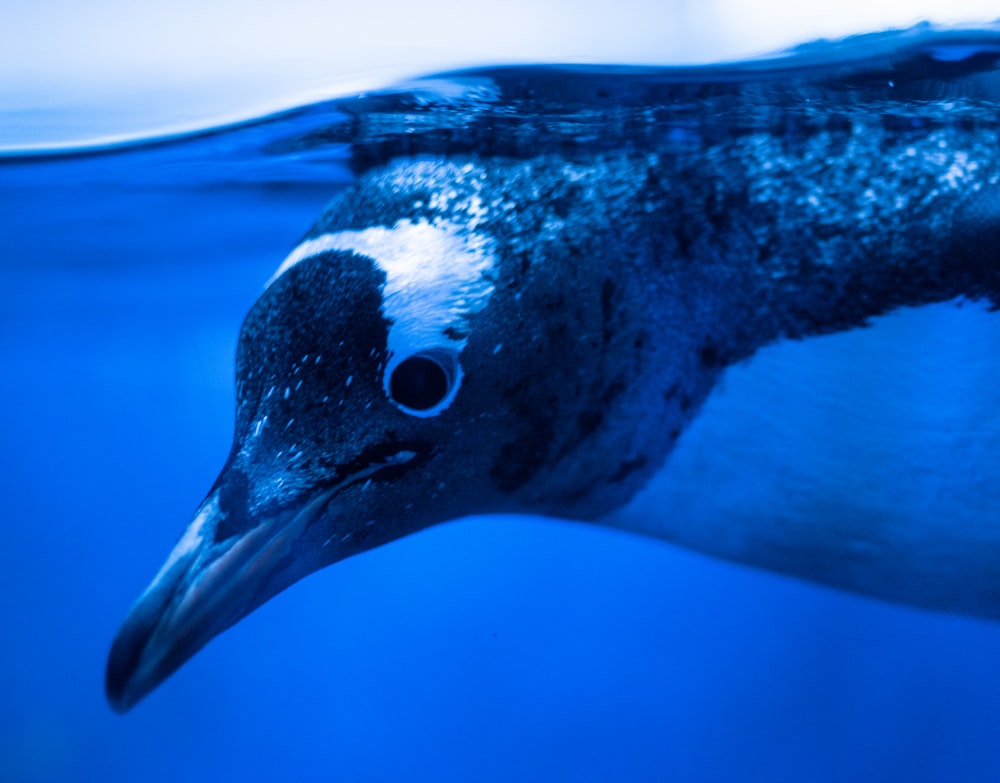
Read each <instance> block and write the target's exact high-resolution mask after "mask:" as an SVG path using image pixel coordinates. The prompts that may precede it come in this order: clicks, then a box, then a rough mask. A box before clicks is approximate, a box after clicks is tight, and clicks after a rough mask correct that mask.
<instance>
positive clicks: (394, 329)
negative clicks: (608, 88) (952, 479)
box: [106, 122, 1000, 712]
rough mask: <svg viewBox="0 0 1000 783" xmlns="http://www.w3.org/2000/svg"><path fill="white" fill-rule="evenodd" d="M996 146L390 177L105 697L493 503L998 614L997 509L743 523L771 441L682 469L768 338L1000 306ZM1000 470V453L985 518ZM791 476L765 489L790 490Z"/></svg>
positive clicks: (121, 644) (262, 317) (359, 205)
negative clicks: (300, 594)
mask: <svg viewBox="0 0 1000 783" xmlns="http://www.w3.org/2000/svg"><path fill="white" fill-rule="evenodd" d="M998 141H1000V140H998V138H997V131H996V130H990V129H986V128H982V127H972V126H970V125H968V124H961V123H955V124H951V125H948V124H942V125H940V126H926V127H923V128H921V129H919V132H906V133H901V132H896V131H895V130H894V129H893V128H892V127H889V126H888V125H885V124H879V123H877V122H875V123H869V124H867V125H866V124H864V123H861V122H858V123H855V124H853V125H852V124H847V125H845V126H843V127H837V128H833V129H827V130H823V131H822V132H817V133H815V134H813V135H812V136H811V137H809V138H806V139H800V140H797V141H795V143H792V142H790V141H789V140H788V139H786V138H781V137H780V136H779V135H777V134H770V133H765V132H763V131H761V132H749V133H745V134H742V135H734V136H732V137H730V138H726V139H720V140H716V141H715V142H713V143H711V144H704V145H696V148H693V147H692V146H691V145H679V146H673V147H670V146H665V147H664V148H663V149H659V150H649V149H641V150H630V149H617V150H616V149H611V150H599V151H596V152H594V154H592V155H589V156H583V155H577V156H573V157H572V158H570V157H567V156H564V155H560V154H558V153H557V152H548V151H542V152H541V153H540V154H538V155H536V156H522V157H516V158H515V157H510V158H507V157H501V156H497V157H483V156H477V155H475V154H468V155H464V156H463V155H453V156H448V157H444V156H436V155H415V156H411V157H402V158H397V159H395V160H392V161H390V162H388V163H387V164H386V165H384V166H381V167H376V168H373V169H372V170H370V171H368V172H365V173H364V174H363V175H361V176H360V177H359V178H358V180H357V181H356V182H355V183H354V184H353V185H352V186H351V187H350V188H348V189H347V190H346V191H345V192H343V193H342V194H341V195H339V196H338V197H337V198H336V199H335V200H334V201H333V202H332V203H331V204H330V205H329V206H328V208H327V209H326V210H325V211H324V213H323V214H322V215H321V216H320V218H319V219H318V221H317V222H316V223H315V225H314V226H313V228H312V229H311V230H310V231H309V232H308V234H307V235H306V236H305V237H304V238H303V240H302V241H301V243H300V244H299V245H298V246H296V247H295V248H294V249H293V250H292V251H291V253H290V254H289V255H288V257H287V258H286V259H285V260H284V262H283V263H281V265H280V267H279V268H278V270H277V272H276V273H275V275H274V276H273V277H272V279H271V280H270V281H269V282H268V283H267V285H266V287H265V289H264V290H263V292H262V294H261V295H260V297H259V299H258V300H257V301H256V303H255V304H254V305H253V307H252V309H251V310H250V312H249V314H248V315H247V317H246V319H245V322H244V323H243V326H242V330H241V332H240V337H239V343H238V353H237V362H236V422H235V433H234V440H233V446H232V450H231V452H230V454H229V457H228V459H227V461H226V464H225V466H224V467H223V469H222V471H221V473H220V475H219V477H218V479H217V480H216V482H215V484H214V485H213V486H212V488H211V490H210V491H209V492H208V495H207V497H206V498H205V500H204V501H203V503H202V504H201V505H200V507H199V508H198V510H197V512H196V513H195V514H194V518H193V521H192V522H191V524H190V526H189V527H188V529H187V531H186V532H185V533H184V535H183V536H182V537H181V539H180V540H179V542H178V543H177V545H176V547H175V548H174V550H173V552H172V553H171V554H170V556H169V558H168V559H167V561H166V563H165V564H164V565H163V567H162V568H161V570H160V571H159V573H158V574H157V575H156V577H155V578H154V579H153V581H152V583H151V584H150V586H149V587H148V588H147V590H146V591H145V592H144V593H143V594H142V596H141V597H140V598H139V600H138V602H137V603H136V605H135V606H134V607H133V609H132V610H131V613H130V614H129V615H128V617H127V619H126V620H125V622H124V624H123V626H122V628H121V630H120V631H119V633H118V635H117V637H116V639H115V640H114V643H113V646H112V649H111V652H110V656H109V660H108V666H107V675H106V691H107V696H108V699H109V702H110V704H111V706H112V707H113V708H114V709H115V710H117V711H121V712H124V711H127V710H129V709H130V708H131V707H132V706H134V705H135V704H136V703H137V702H138V701H139V700H140V699H142V698H143V697H144V696H146V695H147V694H148V693H149V692H150V691H151V690H153V689H154V688H155V687H156V686H157V685H159V684H160V683H161V682H163V680H165V679H166V678H167V677H168V676H169V675H170V674H171V673H172V672H174V671H175V670H176V669H177V668H178V667H179V666H181V665H182V664H183V663H184V662H185V661H186V660H187V659H189V658H190V657H191V656H192V655H193V654H195V653H196V652H197V651H198V650H199V649H200V648H201V647H202V646H204V645H205V644H206V643H207V642H208V641H209V640H210V639H212V638H213V637H214V636H216V635H217V634H219V633H221V632H222V631H224V630H225V629H226V628H228V627H230V626H231V625H233V624H234V623H236V622H237V621H238V620H240V619H241V618H243V617H244V616H246V615H247V614H248V613H250V612H252V611H253V610H254V609H255V608H256V607H258V606H260V605H261V604H263V603H264V602H266V601H267V600H268V599H270V598H271V597H273V596H274V595H275V594H277V593H278V592H280V591H282V590H284V589H285V588H287V587H289V586H290V585H292V584H293V583H295V582H296V581H298V580H300V579H302V578H303V577H305V576H307V575H308V574H310V573H312V572H314V571H316V570H318V569H321V568H324V567H326V566H329V565H331V564H333V563H336V562H338V561H340V560H343V559H345V558H348V557H351V556H352V555H355V554H358V553H360V552H363V551H366V550H369V549H372V548H374V547H378V546H380V545H382V544H385V543H388V542H390V541H393V540H396V539H399V538H400V537H403V536H407V535H410V534H413V533H417V532H418V531H420V530H423V529H424V528H427V527H429V526H432V525H436V524H439V523H442V522H446V521H449V520H454V519H458V518H461V517H465V516H469V515H475V514H483V513H510V514H519V513H530V514H533V515H542V516H547V517H554V518H559V519H568V520H578V521H581V522H589V523H595V524H603V525H609V526H611V527H615V528H617V529H624V530H630V531H633V532H637V533H641V534H645V535H649V536H653V537H658V538H661V539H664V540H667V541H672V542H675V543H680V544H682V545H687V546H693V547H695V548H697V549H700V550H702V551H705V552H708V553H710V554H713V555H717V556H720V557H724V558H728V559H730V560H733V561H736V562H740V563H747V564H751V565H756V566H760V567H763V568H768V569H771V570H774V571H778V572H782V573H786V574H791V575H794V576H799V577H802V578H805V579H809V580H812V581H818V582H823V583H826V584H830V585H833V586H836V587H840V588H845V589H850V590H855V591H857V592H861V593H864V594H867V595H871V596H875V597H880V598H887V599H889V600H894V601H901V602H904V603H910V604H913V605H917V606H923V607H928V608H932V609H940V610H945V611H954V612H961V613H966V614H970V615H976V616H980V617H990V618H1000V525H997V526H995V527H992V528H983V527H977V526H971V525H962V524H941V525H937V526H935V527H934V528H933V530H931V529H930V528H927V529H924V528H919V527H918V528H907V527H905V525H902V524H901V523H900V524H897V521H894V520H892V519H884V518H881V517H879V515H878V514H877V513H873V512H872V511H871V509H866V508H864V507H863V505H864V504H863V499H861V498H858V499H857V502H856V503H855V504H854V505H853V506H852V505H851V503H852V492H853V490H851V489H850V488H849V487H848V488H846V489H844V490H843V491H841V492H840V494H838V495H837V498H838V501H839V502H842V504H843V507H842V508H841V509H840V510H839V512H837V513H834V512H830V513H829V514H827V516H826V517H825V518H824V519H823V521H822V522H821V523H817V524H810V517H809V515H810V514H811V513H812V512H811V511H810V506H809V504H808V503H806V504H805V505H803V504H801V503H800V504H799V506H796V508H798V509H799V512H797V513H799V514H800V516H799V517H797V518H790V517H789V515H787V514H785V515H783V514H781V513H778V512H779V509H772V511H774V514H773V518H771V517H770V516H769V515H770V514H771V512H770V511H768V510H767V509H765V511H764V512H762V513H750V511H752V509H749V508H748V507H747V506H746V505H745V504H746V503H748V502H749V501H745V500H743V499H740V498H737V499H735V500H734V499H733V497H732V493H729V494H728V495H727V493H726V484H725V482H726V481H731V480H735V481H738V480H739V478H740V476H742V475H743V474H750V473H752V472H753V470H754V469H755V467H756V466H755V464H754V462H755V457H754V454H755V444H754V443H752V442H751V443H743V444H725V443H723V444H722V445H719V444H718V443H716V444H715V445H712V444H711V443H709V445H707V446H704V449H703V450H702V451H699V452H698V453H697V454H695V455H694V457H695V460H694V462H692V460H691V459H690V458H689V459H688V461H687V463H685V465H686V466H681V468H677V469H678V470H680V473H675V472H672V471H674V470H675V466H676V465H677V458H678V457H679V456H681V455H682V454H683V453H685V452H684V449H685V447H686V444H687V442H688V441H689V440H690V441H691V442H692V443H702V444H704V443H705V434H704V433H703V432H699V431H698V425H699V418H700V414H701V412H702V411H703V409H705V408H706V406H707V405H708V404H709V403H708V401H709V400H710V397H712V398H713V399H714V397H713V390H715V389H717V388H718V387H719V386H720V382H721V381H722V380H723V378H724V376H726V375H727V373H730V374H732V373H736V372H738V371H740V369H741V368H743V367H748V366H749V367H752V366H753V364H754V362H756V361H758V359H760V358H761V357H763V356H764V355H765V354H766V352H767V351H768V350H769V349H770V347H772V346H775V345H778V344H791V345H795V344H799V343H801V344H806V343H807V342H809V341H813V340H817V341H821V340H823V339H824V336H829V335H836V334H840V333H850V332H854V331H858V330H861V331H863V330H864V329H865V328H866V327H867V326H868V325H869V324H871V323H872V322H873V319H878V318H882V317H888V316H889V315H891V314H893V313H897V312H901V311H903V310H905V309H906V308H920V307H930V306H941V307H950V308H958V307H959V306H965V307H967V308H970V309H973V310H975V312H977V313H978V314H979V315H978V316H977V317H980V318H981V319H982V320H983V322H984V323H986V322H988V323H990V324H993V323H994V320H993V319H996V318H998V317H1000V316H996V315H995V314H993V310H995V309H996V308H997V307H998V306H1000V245H998V243H997V241H996V240H997V237H998V236H1000V233H998V232H1000V158H998V156H997V155H996V150H997V148H998ZM779 397H780V392H779ZM793 402H794V401H792V400H789V401H788V403H787V404H792V403H793ZM781 404H785V403H781V402H779V406H780V405H781ZM835 407H836V405H831V406H830V410H833V409H834V408H835ZM747 415H748V416H752V415H753V413H752V412H751V413H748V414H747ZM988 424H989V425H990V426H992V427H993V429H992V430H991V432H992V433H993V434H994V435H997V427H996V425H995V422H992V423H988ZM984 426H985V425H984ZM758 435H759V436H761V437H765V438H766V436H767V427H764V428H763V432H762V434H761V433H758ZM699 439H700V440H699ZM997 440H998V442H1000V435H997ZM730 447H731V448H732V451H733V454H731V455H728V456H727V454H726V453H725V452H727V450H729V449H730ZM817 448H821V444H817ZM897 457H898V458H899V460H901V462H900V466H899V470H900V472H901V474H905V473H906V469H907V465H906V464H905V455H902V456H900V455H897ZM995 458H996V455H993V456H992V457H991V459H994V460H995ZM698 459H701V460H702V462H701V463H698V461H697V460H698ZM796 459H797V458H796V457H795V455H790V456H789V461H790V463H794V462H795V460H796ZM717 463H718V464H723V465H724V466H725V468H726V470H728V471H729V473H730V475H729V476H728V477H727V476H725V475H723V473H724V472H725V471H723V470H716V471H715V472H714V473H713V472H712V470H713V468H712V467H711V466H712V465H715V464H717ZM997 465H998V463H997V462H996V461H993V462H986V463H981V464H980V465H979V469H981V470H982V471H984V473H983V476H982V483H983V484H984V486H986V492H987V494H988V496H989V498H990V503H991V504H992V502H993V501H996V500H1000V492H998V491H997V490H996V489H995V488H994V487H995V486H996V485H997V484H1000V482H997V481H996V479H997V478H998V476H997V472H996V468H997ZM706 466H707V467H706ZM784 468H785V469H786V473H787V474H788V476H786V475H785V473H781V472H780V471H778V470H775V471H774V473H773V475H771V476H770V479H769V480H772V481H773V482H774V486H775V487H776V488H777V489H776V490H775V491H774V493H773V494H772V495H771V496H769V498H770V500H769V502H776V501H775V498H776V497H780V498H782V501H781V502H782V504H784V505H786V506H788V507H793V506H794V505H795V504H794V502H793V501H794V497H793V496H794V493H795V491H796V487H795V486H794V484H793V483H790V482H793V480H794V478H795V477H794V470H792V468H794V464H790V465H786V466H784ZM672 476H674V477H673V478H672ZM676 476H680V478H676ZM734 477H735V478H734ZM811 478H816V477H815V476H813V477H811ZM901 480H905V475H903V476H902V478H901ZM913 481H916V479H913ZM815 499H816V498H815V497H814V498H813V500H815ZM820 500H822V498H820ZM829 500H830V498H829V497H826V501H829ZM698 503H701V504H703V510H701V511H699V507H698V505H697V504H698ZM817 503H819V501H817ZM827 506H829V503H827ZM816 507H818V505H814V506H813V508H816ZM992 508H994V509H995V508H996V506H995V505H992ZM827 510H828V511H829V508H827ZM817 513H818V512H817ZM929 516H933V514H930V515H929ZM817 518H818V517H817ZM938 521H940V520H938ZM959 521H960V520H959ZM909 522H910V523H913V520H912V519H910V520H909ZM945 522H947V520H945ZM914 524H922V523H914ZM928 524H929V523H928ZM935 524H936V523H935ZM873 542H874V543H873ZM935 553H943V555H942V556H940V557H938V556H937V555H936V554H935Z"/></svg>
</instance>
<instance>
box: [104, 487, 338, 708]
mask: <svg viewBox="0 0 1000 783" xmlns="http://www.w3.org/2000/svg"><path fill="white" fill-rule="evenodd" d="M333 493H334V490H333V489H329V490H326V491H324V492H321V493H319V494H318V495H317V496H315V497H314V498H312V499H311V500H310V501H309V502H308V503H306V504H305V505H304V506H301V507H298V508H295V509H290V510H284V511H281V512H279V513H277V514H276V515H273V516H271V517H269V518H267V519H266V520H264V521H262V522H261V523H260V524H258V525H256V526H255V527H253V528H251V529H249V530H247V531H246V532H244V533H243V534H242V535H238V536H233V537H231V538H227V539H226V540H224V541H222V542H216V541H215V529H216V526H217V525H218V523H219V522H220V521H221V519H222V518H223V516H224V515H223V514H222V512H221V511H220V509H219V491H218V489H216V490H214V491H213V492H212V493H211V494H209V496H208V497H207V498H206V499H205V501H204V502H203V503H202V504H201V507H200V508H199V509H198V511H197V513H196V514H195V517H194V520H193V521H192V522H191V524H190V526H189V527H188V529H187V531H186V532H185V533H184V535H183V536H182V538H181V540H180V541H179V542H178V544H177V546H176V547H175V548H174V550H173V552H172V553H171V555H170V557H169V558H168V559H167V562H166V563H165V564H164V566H163V568H162V569H160V573H159V574H157V576H156V578H155V579H153V582H152V583H151V584H150V586H149V587H148V588H147V589H146V591H145V592H144V593H143V594H142V596H141V597H140V598H139V600H138V601H137V602H136V604H135V606H133V607H132V610H131V612H130V613H129V615H128V617H127V618H126V620H125V623H124V624H123V625H122V627H121V630H120V631H119V632H118V635H117V636H116V637H115V641H114V643H113V644H112V646H111V653H110V655H109V656H108V668H107V674H106V680H105V690H106V692H107V697H108V701H109V702H110V704H111V706H112V707H113V708H114V709H115V711H116V712H120V713H123V712H127V711H128V710H129V709H131V708H132V707H133V706H134V705H135V704H136V703H137V702H138V701H140V700H141V699H142V698H143V697H144V696H146V695H147V694H148V693H149V692H150V691H152V690H153V689H154V688H156V686H157V685H159V684H160V683H161V682H163V681H164V680H165V679H166V678H167V677H169V676H170V675H171V674H172V673H173V672H174V671H176V670H177V669H178V668H179V667H180V666H181V664H183V663H184V662H185V661H187V660H188V658H190V657H191V656H192V655H194V654H195V653H196V652H197V651H198V650H200V649H201V648H202V647H203V646H204V645H205V644H206V643H208V641H210V640H211V639H212V638H213V637H214V636H216V635H218V634H219V633H221V632H222V631H224V630H225V629H227V628H229V627H230V626H231V625H233V624H234V623H235V622H237V621H238V620H239V619H240V618H242V617H244V616H245V615H247V614H248V613H249V612H251V611H252V610H253V609H255V608H257V607H258V606H260V605H261V604H262V603H264V602H265V601H267V600H268V599H269V598H270V597H272V596H273V595H275V594H276V593H278V592H280V591H281V590H283V589H284V588H285V587H288V586H289V585H290V584H292V582H295V581H297V579H298V578H299V577H301V576H303V574H301V573H292V571H293V570H294V569H289V568H285V567H284V566H286V565H287V564H288V558H289V556H290V555H291V554H292V550H293V547H294V546H295V543H296V541H297V540H298V539H299V537H300V535H301V534H302V532H303V530H305V528H306V526H307V525H308V524H309V523H310V522H311V521H312V520H313V519H315V518H316V517H317V516H318V515H319V514H320V513H321V512H322V511H323V508H324V507H325V506H326V504H327V501H328V500H329V499H330V497H331V495H332V494H333Z"/></svg>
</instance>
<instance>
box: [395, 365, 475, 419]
mask: <svg viewBox="0 0 1000 783" xmlns="http://www.w3.org/2000/svg"><path fill="white" fill-rule="evenodd" d="M457 380H458V357H457V356H455V354H454V353H453V352H451V351H444V350H431V351H424V352H421V353H417V354H414V355H413V356H410V357H407V358H406V359H403V361H401V362H400V363H399V364H397V365H396V366H395V368H394V369H393V370H392V374H391V375H390V376H389V389H388V390H389V396H390V397H391V398H392V400H393V402H395V403H396V404H397V405H399V406H400V407H401V408H402V409H403V410H405V411H406V412H407V413H413V414H415V415H417V416H419V415H421V414H423V415H433V413H436V411H432V409H433V408H436V407H437V406H439V405H441V403H443V402H445V401H446V400H448V399H449V397H450V395H451V394H452V392H454V390H455V386H456V382H457Z"/></svg>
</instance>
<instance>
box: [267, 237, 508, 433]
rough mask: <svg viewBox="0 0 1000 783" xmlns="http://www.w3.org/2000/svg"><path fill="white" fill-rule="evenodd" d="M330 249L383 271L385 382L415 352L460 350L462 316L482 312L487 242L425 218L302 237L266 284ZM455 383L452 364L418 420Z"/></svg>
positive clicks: (486, 294) (488, 290) (464, 329)
mask: <svg viewBox="0 0 1000 783" xmlns="http://www.w3.org/2000/svg"><path fill="white" fill-rule="evenodd" d="M331 250H339V251H349V252H352V253H356V254H358V255H363V256H366V257H368V258H370V259H372V260H373V261H374V262H375V264H376V265H377V266H378V267H379V269H381V270H382V271H383V272H384V273H385V277H386V282H385V287H384V288H383V290H382V313H383V315H384V316H385V318H386V319H387V320H388V321H389V344H388V348H389V361H388V365H387V367H386V370H385V378H386V379H388V378H390V377H391V375H392V371H393V370H394V369H395V367H396V365H397V364H399V363H400V362H401V361H403V360H405V359H407V358H408V357H409V356H411V355H413V354H415V353H418V352H426V351H432V350H435V349H447V350H450V351H454V352H456V353H458V352H460V351H461V350H462V348H464V347H465V343H466V340H467V333H468V329H469V323H468V318H469V316H471V315H473V314H474V313H477V312H479V311H480V310H482V309H483V308H484V307H485V306H486V303H487V302H488V301H489V298H490V295H491V294H492V293H493V283H492V282H491V281H490V279H489V276H488V272H489V271H490V270H491V269H492V268H493V266H494V256H493V253H492V252H491V248H490V243H489V242H488V241H487V240H486V239H485V238H484V237H482V236H481V235H478V234H474V233H470V232H469V231H467V230H466V229H464V228H462V227H460V226H457V225H455V224H453V223H447V222H434V223H431V222H428V221H425V220H422V221H412V220H401V221H399V222H398V223H396V225H394V226H393V227H392V228H386V227H385V226H373V227H371V228H365V229H361V230H357V231H337V232H333V233H329V234H322V235H320V236H317V237H313V238H311V239H307V240H306V241H304V242H303V243H302V244H300V245H299V246H298V247H296V248H295V250H293V251H292V252H291V253H290V254H289V256H288V258H286V259H285V260H284V262H283V263H282V264H281V266H280V267H279V268H278V271H277V272H276V273H275V275H274V277H272V278H271V281H269V283H268V285H270V284H271V282H273V281H274V280H276V279H277V278H278V277H280V276H281V275H282V274H284V273H285V272H286V271H288V270H289V269H291V268H292V267H293V266H294V265H295V264H297V263H299V262H300V261H304V260H306V259H308V258H313V257H315V256H318V255H320V254H322V253H325V252H329V251H331ZM460 380H461V368H460V367H459V368H458V377H457V378H456V379H455V383H454V384H453V388H452V389H451V391H450V393H449V395H448V396H447V397H446V398H445V399H444V400H443V401H442V403H441V404H440V405H438V406H435V408H433V409H432V410H431V411H427V412H425V413H423V414H418V415H426V416H432V415H436V414H437V413H439V412H440V411H441V410H443V409H444V408H446V407H447V406H448V405H449V404H450V403H451V400H452V399H453V398H454V394H455V392H456V391H457V389H458V386H459V381H460ZM385 382H386V383H387V380H386V381H385ZM387 388H388V387H387Z"/></svg>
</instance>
